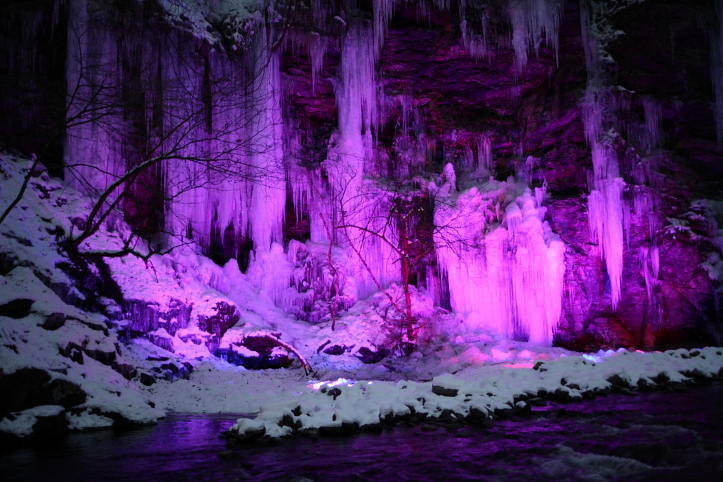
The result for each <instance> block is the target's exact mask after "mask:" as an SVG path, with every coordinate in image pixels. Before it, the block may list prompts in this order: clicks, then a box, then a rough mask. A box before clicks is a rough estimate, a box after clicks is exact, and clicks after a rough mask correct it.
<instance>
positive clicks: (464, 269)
mask: <svg viewBox="0 0 723 482" xmlns="http://www.w3.org/2000/svg"><path fill="white" fill-rule="evenodd" d="M450 168H451V166H448V169H450ZM440 193H441V195H438V196H437V209H436V212H435V224H436V225H437V231H436V232H435V244H436V249H437V259H438V261H439V264H440V267H441V269H442V270H444V272H445V273H446V275H447V279H448V282H449V292H450V298H451V303H452V308H453V309H454V310H455V311H456V312H458V313H463V314H466V315H467V320H468V325H469V328H470V329H476V328H479V327H485V328H493V329H495V330H497V331H499V332H500V333H504V334H506V335H507V336H510V337H517V338H524V339H529V341H531V342H533V343H537V344H542V345H550V344H551V343H552V337H553V334H554V332H555V329H556V328H557V323H558V321H559V318H560V312H561V300H562V289H563V277H564V273H565V264H564V253H565V247H564V244H563V243H562V241H561V240H560V239H559V237H558V236H556V235H555V234H554V233H552V231H551V229H550V227H549V225H548V224H547V223H546V222H543V221H542V218H543V217H544V211H545V208H544V207H542V206H541V205H540V203H539V201H538V200H537V199H535V197H533V195H532V193H531V191H530V189H529V188H527V186H526V184H525V183H515V182H514V180H513V179H511V178H510V179H508V181H507V182H496V181H490V182H489V183H487V184H484V185H482V186H481V187H480V188H476V187H473V188H471V189H469V190H468V191H465V192H463V193H460V194H459V195H456V194H454V195H450V194H447V191H446V189H445V188H444V186H443V187H442V189H440ZM445 195H446V196H445ZM495 203H500V204H497V205H496V204H495ZM499 210H504V216H503V218H502V223H501V224H498V223H494V222H493V223H490V224H489V225H488V219H490V220H492V221H494V220H495V218H496V216H495V214H494V213H495V211H499Z"/></svg>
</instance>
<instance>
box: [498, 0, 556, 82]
mask: <svg viewBox="0 0 723 482" xmlns="http://www.w3.org/2000/svg"><path fill="white" fill-rule="evenodd" d="M562 6H563V2H562V1H561V0H510V6H509V14H510V23H511V24H512V47H513V48H514V50H515V71H516V72H517V73H519V72H522V70H524V68H525V66H526V65H527V49H528V48H529V47H532V48H533V49H534V50H535V55H538V54H539V49H540V43H541V42H542V37H543V35H544V37H545V42H546V43H547V44H548V45H550V46H552V49H553V50H554V52H555V59H556V60H557V57H558V45H559V39H558V31H559V26H560V17H561V16H562Z"/></svg>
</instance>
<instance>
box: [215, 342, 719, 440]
mask: <svg viewBox="0 0 723 482" xmlns="http://www.w3.org/2000/svg"><path fill="white" fill-rule="evenodd" d="M593 360H595V361H593ZM722 373H723V350H721V349H720V348H704V349H695V350H690V351H689V350H685V349H680V350H675V351H668V352H665V353H661V352H655V353H643V352H628V351H625V350H622V349H621V350H619V351H617V352H615V351H608V352H602V351H601V352H599V353H598V354H597V355H595V356H593V355H585V356H566V357H561V358H559V359H557V360H552V361H547V362H538V363H536V364H535V367H533V368H528V367H527V366H523V367H522V368H517V369H513V367H508V368H507V369H504V370H499V369H497V370H495V367H493V366H485V367H479V368H471V369H468V370H466V371H464V372H462V373H460V374H459V375H449V374H446V375H440V376H438V377H435V378H434V379H433V380H432V381H431V382H413V381H405V380H400V381H398V382H396V383H391V382H382V381H358V382H348V381H346V380H343V381H341V380H340V383H335V382H326V383H319V384H312V385H309V387H307V388H306V389H305V390H304V391H303V392H301V393H289V394H287V395H285V396H284V398H283V399H280V400H277V401H275V402H274V403H271V404H268V405H264V406H262V407H261V410H260V412H259V413H258V415H257V416H256V418H255V419H253V420H249V419H246V418H242V419H239V420H238V421H237V423H236V425H234V426H233V427H231V429H230V430H229V432H228V436H229V437H230V438H231V439H235V440H237V441H240V442H244V443H246V442H252V441H259V439H260V440H261V441H263V440H267V439H273V438H278V437H285V436H290V435H293V434H303V433H309V432H312V433H322V434H323V433H331V434H333V433H339V432H354V431H356V430H359V429H362V430H363V429H365V428H367V429H373V428H375V427H378V426H379V425H380V424H382V423H386V422H393V421H394V420H396V419H400V418H401V419H406V420H409V419H410V417H412V416H414V417H416V419H417V420H420V419H422V420H423V419H440V418H441V419H449V420H450V421H455V422H460V423H461V422H468V423H475V422H481V423H485V422H488V420H487V419H488V418H495V417H504V416H509V415H512V414H514V413H518V412H519V411H520V410H526V409H529V404H528V403H527V402H526V400H529V399H532V398H538V397H545V398H551V399H555V400H560V401H569V400H581V399H582V398H583V395H586V394H592V395H594V394H598V393H608V392H610V391H622V392H624V393H631V392H632V390H633V389H637V388H640V389H644V388H650V387H655V386H657V385H664V386H671V384H673V385H672V386H673V387H675V385H674V384H675V383H681V382H682V383H689V382H693V381H694V380H695V379H703V378H711V377H718V376H720V375H721V374H722ZM666 384H667V385H666ZM262 437H263V438H262Z"/></svg>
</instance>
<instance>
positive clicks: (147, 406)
mask: <svg viewBox="0 0 723 482" xmlns="http://www.w3.org/2000/svg"><path fill="white" fill-rule="evenodd" d="M31 164H32V162H31V161H29V160H27V159H20V158H15V157H12V156H9V155H7V154H0V209H2V210H4V209H5V206H8V205H9V203H10V202H11V200H12V199H13V198H14V197H15V195H16V193H17V192H18V190H19V189H20V185H21V183H22V181H23V177H24V174H25V173H26V172H27V170H28V169H29V167H30V166H31ZM90 205H91V201H90V200H89V199H88V198H86V197H84V196H82V195H80V194H79V193H78V192H76V191H74V190H72V189H70V188H68V187H67V186H66V185H65V184H64V183H63V182H62V181H60V180H58V179H52V178H50V177H49V176H48V175H47V172H44V171H42V170H38V172H37V173H36V175H35V176H34V177H32V178H31V179H30V184H29V189H28V191H27V192H26V194H25V195H24V197H23V199H22V200H21V201H20V203H19V204H18V205H17V206H16V207H15V208H14V209H13V210H12V212H11V213H10V216H9V217H8V218H7V219H6V220H5V221H4V222H3V223H2V224H0V392H2V393H3V395H2V397H1V400H0V433H4V434H6V436H7V435H8V434H10V435H11V436H14V437H19V438H25V437H32V436H33V435H34V434H35V435H37V433H34V427H36V425H37V423H38V421H39V420H42V419H55V420H60V423H61V425H67V427H68V428H69V429H70V430H87V429H95V428H102V427H110V426H113V425H114V424H123V423H126V424H127V423H141V424H143V423H153V422H154V421H156V420H158V419H159V418H161V417H163V416H164V415H165V413H167V412H169V411H177V412H194V413H218V412H223V413H246V414H249V415H251V416H254V415H255V416H256V418H254V419H241V420H239V423H238V424H237V425H236V426H235V427H234V428H233V429H232V430H231V432H232V433H233V434H235V435H236V436H237V437H238V438H241V439H244V438H254V437H259V436H262V435H265V436H267V437H276V436H284V435H290V434H292V433H298V432H303V431H304V430H315V429H322V431H323V430H334V429H340V428H342V427H344V428H349V427H353V428H354V429H356V428H357V427H364V426H371V427H373V426H376V425H378V424H379V423H381V422H383V421H384V420H385V419H388V418H389V417H392V418H393V417H410V416H412V415H414V416H415V417H418V418H421V417H432V418H435V417H443V416H450V414H456V415H452V416H454V417H456V418H464V419H465V420H472V419H476V420H480V419H484V420H489V419H491V418H494V417H495V416H499V415H501V414H505V413H511V412H514V411H515V410H522V409H524V408H525V407H526V406H527V405H528V404H529V403H531V402H530V400H531V399H535V398H537V397H540V396H542V397H555V398H556V399H565V398H568V399H578V398H581V397H584V396H587V395H588V394H593V393H599V392H604V391H608V390H610V389H611V387H613V386H615V387H616V389H618V390H637V389H639V388H642V389H644V388H648V387H653V386H656V385H657V386H660V385H663V386H668V387H671V386H675V385H671V384H676V383H684V382H687V381H689V380H692V379H694V378H697V377H714V376H719V375H720V374H721V369H722V368H723V350H721V349H719V348H705V349H703V348H702V349H700V350H690V351H688V350H677V351H671V352H666V353H642V352H635V351H627V350H625V349H621V350H618V351H608V352H600V353H597V354H579V353H573V352H569V351H567V350H564V349H561V348H549V347H547V348H546V347H539V346H534V345H532V344H528V343H522V342H517V341H511V340H509V339H506V338H504V337H503V336H501V335H499V334H497V333H494V332H490V331H485V330H481V329H478V328H470V326H474V325H468V324H467V320H466V319H465V318H464V317H462V316H459V315H455V314H452V313H448V312H446V311H444V310H440V309H438V308H434V307H433V306H432V303H431V302H430V300H429V299H428V298H427V297H425V295H424V294H423V293H419V292H416V291H415V292H413V296H414V304H413V306H414V307H415V308H414V309H415V317H418V318H419V319H422V320H423V321H424V328H423V329H422V330H421V331H420V332H419V335H418V339H417V340H416V343H417V344H416V346H415V347H414V349H413V350H411V353H405V351H409V350H407V349H408V348H409V345H406V344H404V343H402V340H403V337H402V334H401V329H400V328H399V321H400V320H399V319H397V318H398V317H397V318H395V316H393V315H390V313H393V310H391V309H390V307H389V304H390V302H389V300H388V298H387V297H386V295H384V294H382V293H377V294H375V295H373V296H371V297H370V298H368V299H367V300H362V301H359V302H357V303H356V304H354V305H353V306H352V307H351V308H350V309H349V310H347V311H344V312H341V313H340V314H339V316H338V318H337V319H336V322H335V324H336V326H335V329H334V330H332V329H331V320H330V319H329V317H328V316H327V317H326V318H324V319H323V320H322V321H320V322H318V323H309V322H305V321H301V320H298V319H296V318H295V317H294V316H293V315H290V314H289V313H287V312H285V311H283V310H281V309H280V308H277V307H276V306H275V304H274V302H273V301H272V298H275V299H279V298H282V299H283V298H284V296H281V297H280V296H279V294H278V293H268V292H266V291H265V290H264V289H263V286H264V283H263V276H264V273H258V272H256V273H254V272H253V270H251V271H250V272H249V273H248V274H244V273H242V272H240V271H239V269H238V266H237V264H236V263H235V261H234V260H232V261H230V262H229V263H228V264H227V265H226V266H224V267H220V266H217V265H215V264H214V263H212V262H211V261H210V260H209V259H208V258H206V257H205V256H203V255H202V254H200V250H199V249H198V248H196V247H194V246H183V247H180V248H179V249H177V250H174V251H172V252H171V253H169V254H166V255H163V256H161V255H154V256H151V257H150V258H149V259H148V261H144V260H142V259H140V258H139V257H136V256H132V255H128V256H125V257H118V258H105V263H98V262H95V261H88V260H86V261H85V264H82V263H80V264H79V263H78V262H77V261H71V260H70V259H69V258H68V257H67V255H66V254H65V253H64V251H63V250H62V249H61V248H60V247H59V241H60V240H61V239H62V238H63V237H64V236H67V235H69V234H71V233H74V232H77V230H78V226H79V225H81V224H82V221H83V219H85V218H86V217H87V215H88V210H89V207H90ZM128 235H129V230H128V228H127V226H125V225H124V223H122V222H120V221H118V220H115V221H114V222H109V223H107V224H106V225H104V227H103V228H102V229H101V230H100V231H99V233H98V234H96V235H94V236H93V237H92V238H90V239H89V240H88V241H87V242H86V243H85V244H83V245H82V246H81V251H82V252H86V253H90V252H94V253H100V254H102V253H109V252H113V251H115V250H117V249H119V248H120V247H121V246H122V245H123V240H124V239H128ZM322 248H323V249H322ZM137 249H138V250H139V251H140V252H141V253H143V252H145V251H143V250H144V249H146V248H144V247H143V246H141V245H139V246H138V247H137ZM274 249H275V250H276V251H275V252H274V250H272V252H271V253H270V254H269V256H276V257H277V258H278V259H279V261H278V262H277V264H276V265H275V266H276V268H278V270H277V271H274V274H275V275H278V273H280V272H285V273H289V272H293V270H294V269H295V267H294V265H293V263H290V262H289V260H288V259H287V258H286V257H285V256H286V255H285V254H284V252H283V250H282V249H281V247H278V246H277V247H276V248H274ZM306 249H308V250H310V251H314V250H321V252H323V253H325V252H326V249H327V247H318V246H317V247H315V246H314V245H311V244H309V245H307V247H306ZM324 256H325V254H324ZM94 259H97V257H96V258H94ZM102 270H107V273H105V274H104V273H101V271H102ZM108 273H109V275H108ZM268 274H269V273H266V275H268ZM108 276H110V278H111V279H112V280H113V281H114V283H115V284H116V285H117V289H118V290H119V292H120V295H121V298H122V300H121V301H122V302H123V303H125V302H127V301H129V300H132V301H134V302H137V303H140V304H142V305H143V306H144V307H145V309H147V310H150V311H149V312H152V313H156V315H157V314H158V313H166V314H167V313H171V312H172V310H171V308H173V307H176V308H178V307H180V308H178V311H177V312H173V313H176V314H174V315H173V316H171V315H168V318H169V319H168V320H166V321H167V322H168V323H167V324H166V325H164V326H167V327H171V326H174V327H175V328H174V329H171V328H168V330H167V329H166V328H163V327H159V328H156V329H154V330H152V331H150V332H149V333H146V334H145V335H143V334H139V333H135V335H138V336H135V337H133V336H130V334H131V328H130V327H131V325H133V323H134V322H133V320H131V318H132V317H133V316H140V315H138V313H135V314H133V313H131V312H130V311H129V308H128V306H126V305H124V306H121V303H120V302H119V299H121V298H119V297H116V299H115V300H114V299H111V298H100V297H98V296H94V290H97V289H99V287H102V286H104V285H103V283H104V282H105V283H106V284H107V283H108V282H109V280H108ZM276 285H278V283H276ZM105 288H108V286H105ZM396 290H399V288H397V287H394V286H392V287H391V288H390V289H389V290H388V291H389V292H390V293H391V294H392V295H393V296H394V295H395V291H396ZM109 291H112V290H109ZM222 304H226V305H228V306H232V307H235V309H236V310H237V311H234V312H233V313H237V314H238V320H237V321H235V325H234V326H232V327H231V328H230V329H228V330H227V331H225V332H224V333H223V336H222V337H221V338H220V339H219V340H216V345H214V344H213V343H210V341H213V340H212V334H211V333H209V332H208V331H205V330H203V329H201V328H202V327H200V326H199V323H200V322H199V320H203V319H207V318H212V317H214V316H216V315H218V314H219V306H222ZM149 307H150V308H149ZM154 310H155V311H154ZM180 313H185V315H183V316H182V315H181V314H180ZM144 316H147V317H148V316H150V315H147V314H146V315H144ZM164 316H166V315H164ZM150 318H152V316H151V317H150ZM150 318H149V319H150ZM156 318H157V317H156ZM181 318H183V319H184V320H185V321H183V322H181V321H180V319H181ZM169 330H170V331H169ZM171 332H173V333H171ZM253 336H269V337H272V338H276V339H278V340H279V342H280V344H282V345H283V346H288V347H292V348H294V349H295V350H296V353H293V352H290V353H287V354H288V355H289V356H291V357H292V358H294V359H295V360H296V361H295V362H294V363H293V364H292V365H291V366H289V367H288V368H281V369H277V370H270V369H268V370H247V369H245V368H243V367H241V366H236V365H233V364H231V363H228V362H226V361H224V360H222V359H220V358H218V357H216V356H214V354H213V353H212V350H210V349H209V347H213V346H217V347H218V348H221V349H234V350H237V351H239V352H243V350H245V348H243V346H240V342H242V341H243V340H244V339H246V338H248V337H253ZM390 340H391V341H392V342H391V343H390ZM394 340H397V342H394ZM159 345H160V346H159ZM280 346H281V345H280ZM283 346H282V348H283ZM383 346H386V347H388V346H391V347H392V348H391V350H390V352H389V353H388V354H387V355H386V356H385V357H384V358H383V359H382V360H381V361H379V362H376V363H364V362H363V361H362V360H361V359H360V358H364V357H363V356H362V355H363V354H364V351H366V352H367V353H372V354H374V353H376V352H377V351H378V350H379V349H380V347H383ZM331 348H333V350H332V349H331ZM282 351H284V350H282ZM327 352H331V353H336V354H331V353H327ZM285 353H286V352H285ZM300 357H303V359H305V360H306V361H307V362H308V363H309V365H310V366H311V369H312V372H311V373H307V370H305V368H304V367H303V365H302V363H301V361H300ZM367 361H369V360H367ZM470 417H471V418H470Z"/></svg>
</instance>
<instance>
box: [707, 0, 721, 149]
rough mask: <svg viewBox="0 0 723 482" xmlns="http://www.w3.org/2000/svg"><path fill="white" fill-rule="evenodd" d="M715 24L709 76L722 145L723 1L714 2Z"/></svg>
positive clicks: (717, 129) (719, 139)
mask: <svg viewBox="0 0 723 482" xmlns="http://www.w3.org/2000/svg"><path fill="white" fill-rule="evenodd" d="M715 10H716V14H717V17H718V18H717V22H716V24H715V31H714V33H713V35H711V57H712V58H711V63H710V76H711V80H712V83H713V91H714V95H715V108H714V111H715V121H716V134H717V137H718V142H719V143H721V144H723V0H716V2H715Z"/></svg>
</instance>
